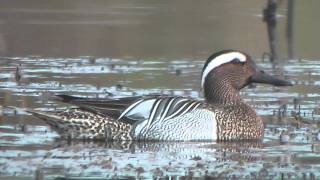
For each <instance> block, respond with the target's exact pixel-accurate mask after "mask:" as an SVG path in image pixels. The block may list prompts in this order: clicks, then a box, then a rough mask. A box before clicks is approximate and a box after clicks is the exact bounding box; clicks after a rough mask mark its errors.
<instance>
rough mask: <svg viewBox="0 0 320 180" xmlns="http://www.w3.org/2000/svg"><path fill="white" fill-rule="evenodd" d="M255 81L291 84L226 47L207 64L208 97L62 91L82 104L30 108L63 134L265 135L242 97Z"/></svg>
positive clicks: (143, 137) (156, 137) (144, 137)
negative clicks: (89, 95) (47, 109)
mask: <svg viewBox="0 0 320 180" xmlns="http://www.w3.org/2000/svg"><path fill="white" fill-rule="evenodd" d="M250 83H265V84H272V85H275V86H290V85H292V84H291V83H290V82H288V81H285V80H281V79H278V78H276V77H274V76H271V75H268V74H267V73H265V72H264V71H263V70H260V69H259V68H258V67H257V66H256V64H255V63H254V62H253V61H252V59H251V57H250V56H249V55H248V54H246V53H243V52H240V51H234V50H224V51H220V52H217V53H215V54H213V55H212V56H210V57H209V58H208V60H207V61H206V63H205V64H204V67H203V69H202V77H201V86H202V89H203V90H204V97H205V100H204V101H199V100H195V99H191V98H189V97H180V96H168V95H150V96H137V97H124V98H117V99H111V98H107V99H99V98H98V99H97V98H80V97H73V96H68V95H57V98H58V99H59V100H60V101H62V102H65V103H69V104H72V105H76V106H77V107H78V108H73V109H68V110H66V111H62V112H56V113H48V112H41V111H35V110H28V112H30V113H32V114H33V115H34V116H36V117H38V118H40V119H42V120H44V121H45V122H46V123H48V124H49V125H50V126H51V127H52V128H53V129H54V130H56V131H57V132H58V133H59V134H60V135H61V137H63V138H71V139H104V140H121V141H122V140H137V141H196V140H201V141H203V140H210V141H212V140H246V139H247V140H249V139H261V138H263V134H264V127H263V122H262V120H261V118H260V117H259V116H257V114H256V112H255V110H254V109H252V108H251V107H250V106H249V105H248V104H246V103H245V102H243V100H242V99H241V96H240V94H239V91H240V89H242V88H243V87H245V86H247V85H248V84H250Z"/></svg>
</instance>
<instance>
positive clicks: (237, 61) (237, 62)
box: [232, 58, 245, 65]
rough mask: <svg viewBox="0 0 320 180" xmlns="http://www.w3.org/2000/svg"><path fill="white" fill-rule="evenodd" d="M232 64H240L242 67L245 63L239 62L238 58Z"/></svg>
mask: <svg viewBox="0 0 320 180" xmlns="http://www.w3.org/2000/svg"><path fill="white" fill-rule="evenodd" d="M232 62H234V63H236V64H241V65H244V64H245V62H244V61H240V59H238V58H235V59H234V60H233V61H232Z"/></svg>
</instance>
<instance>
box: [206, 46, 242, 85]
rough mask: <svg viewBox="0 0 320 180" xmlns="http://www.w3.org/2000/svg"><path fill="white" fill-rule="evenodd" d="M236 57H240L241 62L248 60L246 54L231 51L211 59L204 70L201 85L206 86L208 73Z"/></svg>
mask: <svg viewBox="0 0 320 180" xmlns="http://www.w3.org/2000/svg"><path fill="white" fill-rule="evenodd" d="M235 59H239V61H240V62H245V61H246V59H247V58H246V56H245V55H244V54H242V53H240V52H230V53H226V54H221V55H219V56H217V57H215V58H214V59H212V60H211V61H210V63H209V64H208V65H207V66H206V68H205V69H204V71H203V72H202V79H201V87H202V88H203V86H204V81H205V79H206V77H207V75H208V74H209V73H210V72H211V71H212V70H213V69H214V68H216V67H218V66H221V65H222V64H226V63H229V62H231V61H233V60H235Z"/></svg>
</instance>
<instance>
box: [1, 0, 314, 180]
mask: <svg viewBox="0 0 320 180" xmlns="http://www.w3.org/2000/svg"><path fill="white" fill-rule="evenodd" d="M0 4H1V5H0V70H1V72H0V102H1V106H2V108H1V116H0V179H7V178H10V179H12V178H17V179H34V178H35V177H37V178H39V179H41V178H45V179H54V178H57V177H66V178H79V177H83V178H101V179H103V178H106V179H114V178H147V179H150V178H157V177H173V178H179V177H199V178H201V177H216V178H243V179H245V178H253V179H257V178H266V177H267V178H270V179H272V178H275V179H281V178H282V179H287V178H291V179H303V178H305V179H318V178H320V173H319V172H320V131H319V124H320V107H319V102H320V61H319V58H320V52H319V50H318V42H319V36H318V34H317V33H318V32H319V27H320V23H317V22H318V21H317V18H316V17H317V15H316V14H317V13H319V11H317V7H318V6H317V5H320V2H318V1H316V0H313V1H308V2H302V1H298V2H296V4H295V9H294V10H295V11H294V12H295V13H294V18H295V20H294V33H295V34H294V41H293V42H294V55H295V58H293V59H286V57H287V50H286V49H287V44H286V38H285V25H286V19H287V17H286V13H287V9H286V1H281V4H280V5H279V7H278V15H277V17H278V24H277V35H278V51H279V55H280V57H281V60H279V61H278V63H277V65H272V64H270V62H269V61H268V60H267V59H265V60H263V59H261V57H262V54H263V52H267V51H268V42H267V34H266V27H265V24H264V23H263V22H262V9H263V8H264V7H265V2H264V1H255V0H252V1H251V0H250V1H245V2H244V1H203V2H201V3H195V2H193V1H177V0H175V1H149V0H148V1H143V0H136V1H126V0H125V1H116V2H115V1H73V0H71V1H52V2H51V1H45V2H37V1H29V2H20V1H12V0H10V1H1V2H0ZM311 12H312V14H311ZM311 22H312V23H311ZM229 48H234V49H241V50H244V51H246V52H248V53H250V54H252V56H253V57H254V58H255V60H256V62H257V63H258V65H259V66H261V67H262V68H264V69H265V70H266V71H268V72H270V73H272V74H277V75H280V76H284V78H286V79H290V80H291V81H292V82H293V83H294V84H295V86H293V87H285V88H276V87H271V86H267V85H257V86H255V87H250V88H245V89H244V90H243V91H242V95H243V98H244V99H245V101H246V102H248V103H249V104H251V105H252V106H253V107H254V108H255V109H256V110H257V112H258V113H259V115H261V116H262V117H263V119H264V120H265V122H266V129H265V138H264V139H263V141H262V142H232V143H216V142H206V143H205V142H201V143H197V142H192V143H187V142H184V143H104V142H65V141H62V140H59V139H56V138H57V137H58V135H57V134H56V133H55V132H54V131H52V130H51V129H50V128H49V127H48V126H47V125H46V124H44V123H43V122H42V121H40V120H38V119H36V118H34V117H32V116H30V115H29V114H26V113H25V112H23V111H14V110H12V109H10V108H7V106H15V107H21V108H38V109H43V110H55V109H57V108H62V107H65V105H64V104H59V103H56V102H54V101H51V100H50V97H51V96H52V95H53V94H55V93H66V94H72V95H80V96H90V97H106V96H132V95H143V94H150V93H165V94H175V95H183V96H191V97H194V98H202V96H201V93H200V92H201V89H200V72H201V68H202V66H203V63H204V61H205V59H206V58H207V57H208V56H209V55H210V54H211V53H213V52H215V51H217V50H220V49H229ZM17 67H18V70H17ZM17 71H18V73H16V72H17ZM280 135H282V137H284V138H282V139H281V140H280Z"/></svg>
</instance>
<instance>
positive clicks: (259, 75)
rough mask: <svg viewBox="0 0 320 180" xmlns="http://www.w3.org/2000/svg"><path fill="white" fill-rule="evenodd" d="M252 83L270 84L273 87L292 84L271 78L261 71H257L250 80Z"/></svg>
mask: <svg viewBox="0 0 320 180" xmlns="http://www.w3.org/2000/svg"><path fill="white" fill-rule="evenodd" d="M250 82H252V83H262V84H272V85H274V86H292V85H293V84H292V83H291V82H289V81H286V80H283V79H280V78H277V77H275V76H271V75H269V74H267V73H266V72H264V71H263V70H257V71H256V72H255V73H254V74H253V75H252V76H251V78H250Z"/></svg>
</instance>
